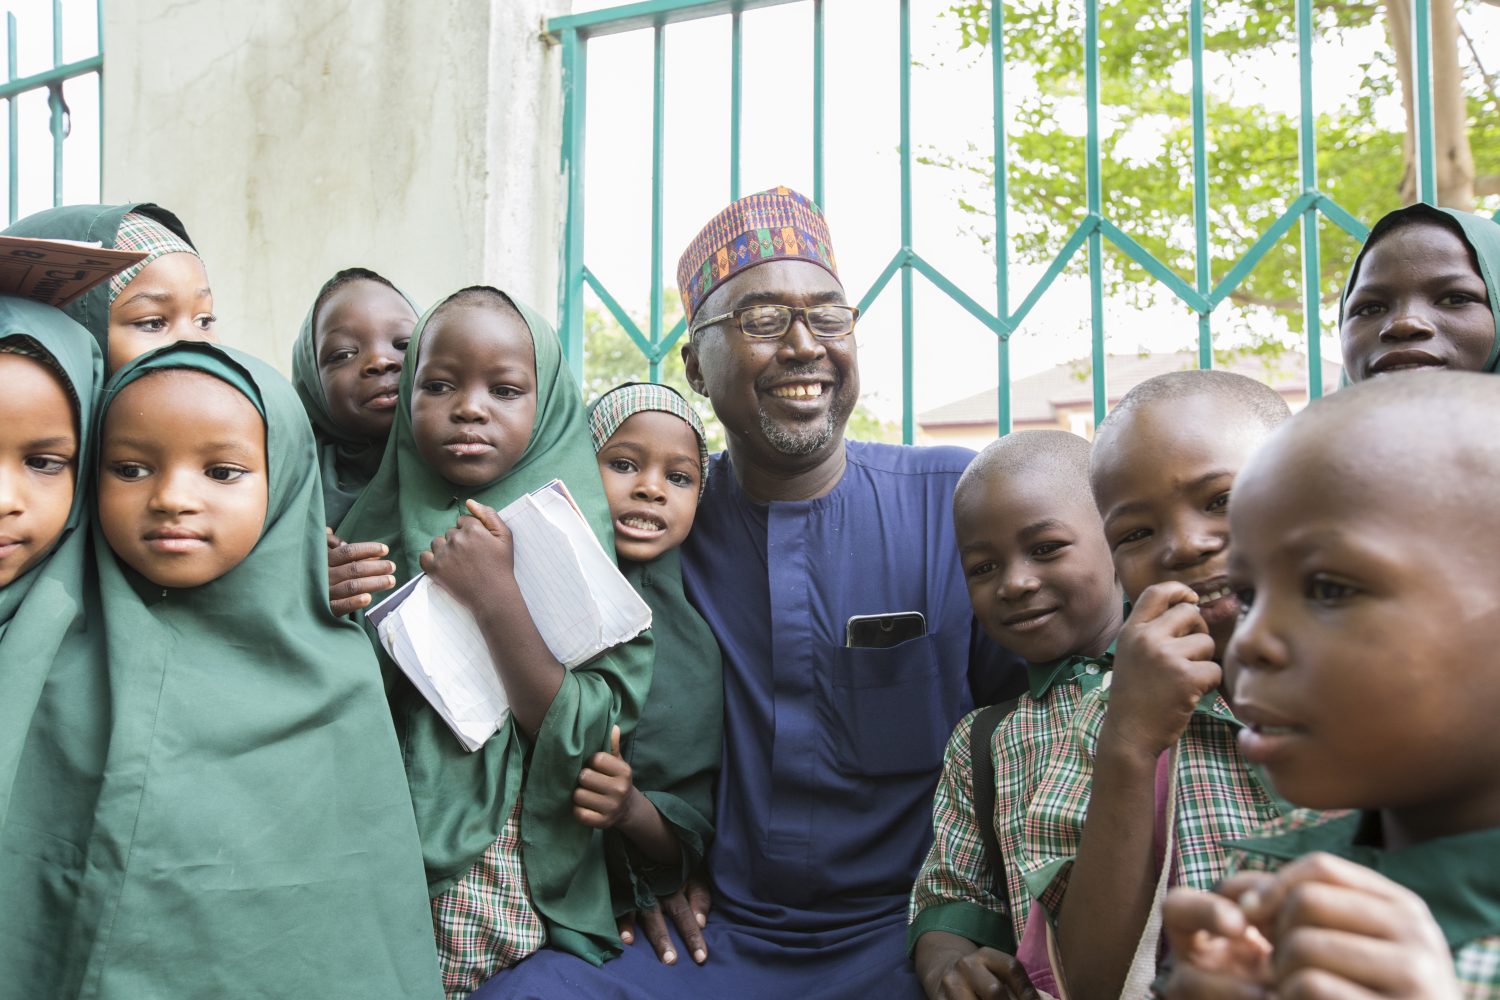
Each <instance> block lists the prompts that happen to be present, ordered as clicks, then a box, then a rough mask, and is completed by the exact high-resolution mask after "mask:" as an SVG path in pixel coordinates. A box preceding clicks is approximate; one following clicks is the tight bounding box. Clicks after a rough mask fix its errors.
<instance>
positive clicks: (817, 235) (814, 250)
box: [677, 187, 839, 324]
mask: <svg viewBox="0 0 1500 1000" xmlns="http://www.w3.org/2000/svg"><path fill="white" fill-rule="evenodd" d="M768 260H807V261H812V262H813V263H814V264H817V265H818V266H820V267H822V268H824V269H826V270H827V271H828V273H829V274H831V275H833V276H834V277H835V278H837V277H838V276H839V271H838V265H837V263H835V261H834V258H833V241H832V240H831V239H829V236H828V222H827V220H825V219H824V218H823V213H822V211H821V210H819V208H818V206H817V205H814V204H813V202H812V199H810V198H808V197H807V196H805V195H801V194H798V193H797V192H796V191H793V190H792V189H791V188H788V187H775V188H771V189H770V190H768V191H761V192H759V193H757V194H752V195H746V196H745V197H743V198H741V199H740V200H739V201H737V202H734V203H733V204H731V205H730V206H729V207H728V208H726V209H724V211H722V212H720V213H719V214H718V215H716V216H714V217H713V219H711V220H710V221H709V223H708V225H706V226H704V227H703V229H702V231H701V232H699V233H698V235H697V236H696V237H694V239H693V242H691V243H689V244H688V248H687V250H686V252H684V253H683V255H682V259H681V260H680V261H678V262H677V289H678V291H680V292H681V293H682V308H683V309H684V311H686V312H687V321H688V323H689V324H691V323H692V321H693V314H694V313H696V312H697V311H698V307H699V306H700V305H702V304H703V300H704V299H706V298H708V296H709V293H710V292H712V291H713V290H714V289H715V288H718V287H719V286H720V285H722V284H723V283H724V282H726V281H728V280H729V279H730V278H731V277H733V276H734V275H736V274H738V273H739V272H741V271H743V270H745V269H747V268H751V267H754V266H755V265H756V264H764V263H765V262H766V261H768Z"/></svg>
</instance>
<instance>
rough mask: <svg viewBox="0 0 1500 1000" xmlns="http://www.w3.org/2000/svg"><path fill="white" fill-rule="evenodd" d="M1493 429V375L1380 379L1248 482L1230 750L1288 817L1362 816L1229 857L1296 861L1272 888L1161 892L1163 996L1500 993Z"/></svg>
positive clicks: (1496, 408) (1268, 455)
mask: <svg viewBox="0 0 1500 1000" xmlns="http://www.w3.org/2000/svg"><path fill="white" fill-rule="evenodd" d="M1497 416H1500V384H1497V382H1496V380H1495V379H1493V378H1490V377H1486V376H1482V375H1478V374H1469V373H1457V372H1445V373H1439V372H1434V373H1421V372H1419V373H1413V374H1409V375H1407V376H1405V377H1403V378H1400V379H1380V380H1377V381H1374V382H1372V383H1369V384H1361V385H1358V386H1355V387H1354V388H1352V389H1348V390H1345V391H1341V392H1339V393H1338V394H1337V395H1335V396H1332V397H1330V398H1329V399H1327V400H1324V401H1320V402H1318V403H1315V404H1313V405H1312V406H1311V407H1309V408H1308V410H1307V411H1306V412H1305V413H1303V414H1301V415H1299V416H1298V417H1297V418H1296V419H1295V420H1293V421H1292V422H1291V423H1290V424H1289V425H1288V426H1287V427H1285V428H1284V429H1283V430H1281V431H1280V432H1278V433H1277V434H1276V435H1274V436H1273V437H1272V438H1271V439H1270V440H1269V441H1268V442H1267V443H1266V445H1265V447H1264V448H1263V449H1262V450H1261V451H1259V452H1258V453H1257V454H1256V456H1255V457H1254V458H1253V459H1252V460H1251V462H1250V463H1249V464H1248V465H1247V466H1246V467H1245V470H1244V473H1243V475H1242V476H1241V483H1240V486H1239V489H1238V491H1237V493H1236V495H1235V502H1234V514H1233V518H1232V520H1233V528H1234V532H1235V549H1234V555H1233V558H1232V559H1231V565H1230V579H1231V581H1232V583H1233V586H1234V588H1235V591H1236V593H1237V594H1238V595H1239V598H1240V601H1241V603H1242V604H1243V606H1244V613H1243V617H1242V618H1241V620H1240V624H1239V627H1238V628H1237V629H1236V631H1235V635H1234V640H1233V642H1232V643H1231V644H1230V647H1229V659H1230V662H1231V663H1232V664H1233V665H1234V673H1235V689H1234V694H1235V708H1236V711H1237V712H1238V713H1239V714H1240V717H1241V718H1242V720H1243V721H1244V722H1245V725H1246V729H1245V731H1244V732H1243V733H1241V736H1240V745H1241V747H1242V748H1243V750H1244V753H1245V756H1246V757H1247V758H1248V759H1249V760H1251V761H1253V762H1254V763H1256V764H1259V765H1261V766H1262V767H1264V768H1265V770H1266V772H1267V774H1268V775H1269V777H1270V780H1271V783H1272V784H1273V785H1274V787H1275V789H1276V791H1277V792H1278V793H1280V794H1282V795H1284V796H1286V798H1287V799H1289V800H1290V801H1292V802H1293V803H1295V804H1297V805H1299V806H1308V807H1312V808H1316V809H1350V810H1355V812H1353V813H1352V814H1349V815H1346V816H1343V817H1340V818H1338V819H1334V820H1330V821H1326V822H1323V823H1321V824H1317V825H1306V824H1297V823H1294V822H1286V821H1283V822H1282V823H1277V824H1272V826H1271V827H1270V828H1268V829H1267V830H1265V831H1262V832H1261V833H1260V835H1258V836H1256V837H1254V838H1250V839H1246V840H1243V841H1241V842H1240V843H1239V844H1238V846H1239V847H1241V848H1242V849H1243V850H1244V851H1245V852H1246V854H1247V855H1248V857H1247V859H1246V860H1247V861H1257V862H1261V863H1264V862H1267V861H1269V862H1270V863H1271V864H1272V865H1276V864H1282V863H1284V862H1286V861H1289V860H1291V859H1294V858H1300V860H1296V861H1294V862H1293V863H1291V864H1289V865H1287V866H1286V867H1284V868H1282V869H1281V870H1280V871H1279V872H1278V873H1277V874H1275V875H1269V874H1266V873H1263V872H1255V873H1252V872H1245V873H1242V874H1240V875H1236V876H1234V877H1233V878H1231V879H1229V880H1228V881H1226V882H1225V883H1224V884H1223V885H1222V886H1220V887H1219V888H1218V891H1217V894H1210V893H1189V892H1185V891H1184V892H1181V893H1174V894H1173V896H1172V897H1171V899H1170V900H1169V905H1168V908H1167V917H1166V921H1167V930H1168V933H1169V936H1170V938H1171V942H1172V946H1173V952H1174V954H1175V955H1176V957H1177V963H1178V965H1179V969H1178V970H1177V972H1176V974H1175V976H1174V980H1173V985H1172V988H1171V995H1172V996H1182V997H1203V998H1213V997H1244V998H1252V997H1269V996H1273V995H1277V996H1281V997H1293V996H1320V997H1322V996H1326V997H1346V996H1347V997H1356V996H1358V997H1366V996H1382V997H1423V998H1450V997H1465V998H1479V997H1496V996H1500V863H1497V859H1500V768H1497V767H1496V761H1500V726H1497V725H1496V719H1497V718H1500V674H1497V673H1496V672H1495V670H1494V669H1492V664H1493V662H1494V658H1495V650H1496V649H1497V648H1500V568H1497V567H1500V538H1497V536H1496V535H1495V533H1494V532H1493V531H1487V530H1485V527H1486V525H1485V521H1486V516H1485V515H1486V514H1487V513H1488V512H1489V511H1490V510H1492V509H1493V504H1494V497H1495V496H1496V494H1497V493H1500V439H1497V438H1496V436H1495V433H1494V426H1495V422H1496V418H1497ZM1435 428H1440V429H1441V432H1440V433H1434V432H1433V431H1434V429H1435ZM1310 852H1318V853H1310Z"/></svg>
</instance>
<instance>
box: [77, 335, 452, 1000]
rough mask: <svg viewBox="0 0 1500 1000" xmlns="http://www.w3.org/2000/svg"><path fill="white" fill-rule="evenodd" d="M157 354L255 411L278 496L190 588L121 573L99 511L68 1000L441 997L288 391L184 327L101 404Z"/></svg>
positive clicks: (301, 425)
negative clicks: (223, 567)
mask: <svg viewBox="0 0 1500 1000" xmlns="http://www.w3.org/2000/svg"><path fill="white" fill-rule="evenodd" d="M162 369H196V370H199V371H203V372H207V373H209V374H212V375H215V376H216V377H226V380H227V381H229V382H230V384H232V385H235V386H236V387H238V388H240V389H241V391H246V394H247V395H249V396H250V397H251V399H252V400H253V401H254V402H255V403H256V404H257V406H259V407H260V408H261V410H262V412H263V413H264V414H265V419H266V451H267V456H268V470H267V471H268V476H267V479H268V482H267V486H268V495H269V503H268V507H267V512H266V518H265V524H264V528H263V530H262V533H261V536H260V539H259V541H258V542H257V543H256V546H255V548H254V549H253V550H252V551H251V553H250V554H249V556H247V557H246V558H245V560H244V561H243V562H241V563H240V564H239V565H238V566H236V567H235V568H234V569H232V570H230V571H229V572H228V573H226V574H225V575H223V576H221V577H220V578H218V579H217V580H214V581H212V582H210V583H207V584H204V585H203V586H200V587H193V588H186V589H172V590H167V589H163V588H161V587H159V586H156V585H153V584H151V583H149V582H148V581H146V580H145V579H144V578H142V577H141V576H139V575H138V574H137V573H135V572H134V571H133V570H131V569H129V568H128V567H126V566H125V565H124V564H123V563H121V562H119V561H118V560H117V559H116V558H115V557H114V555H113V553H112V552H111V551H110V550H109V548H108V546H107V544H106V543H105V542H104V541H103V539H102V536H100V535H98V534H97V525H96V537H95V540H94V548H95V558H96V561H97V563H98V569H99V587H100V591H101V595H102V608H101V612H102V616H103V623H104V638H105V642H106V645H107V648H108V657H109V699H110V710H111V715H112V726H111V732H110V739H109V746H108V767H107V770H106V772H105V780H104V784H103V788H102V790H101V792H100V795H99V802H98V810H97V819H96V823H95V827H94V831H93V836H92V838H91V840H90V843H89V848H88V857H87V865H88V867H87V872H86V875H85V878H84V880H83V884H82V891H81V898H82V902H81V905H80V914H81V917H80V926H81V930H80V935H81V936H83V937H86V938H87V939H88V940H89V941H90V947H89V948H88V951H87V955H86V956H85V957H83V958H81V959H80V960H79V961H78V962H77V963H76V969H75V975H76V977H77V978H79V979H81V984H80V985H81V989H80V990H79V994H80V995H82V996H86V997H121V998H126V997H130V998H133V997H148V996H180V997H188V996H193V997H200V996H201V997H220V996H222V997H230V996H257V997H260V996H264V997H290V996H299V997H301V996H307V997H313V996H320V997H321V996H371V997H374V996H381V997H385V996H402V997H406V996H418V997H434V998H436V997H439V996H441V989H440V987H439V976H438V970H437V954H436V949H435V946H434V942H433V938H432V925H431V918H430V914H429V911H428V906H427V898H426V894H425V893H424V892H423V888H424V886H423V878H422V870H421V853H420V846H419V843H418V839H417V831H416V824H415V822H414V820H413V817H412V813H411V807H410V801H409V799H408V797H407V795H406V788H405V784H404V782H403V781H402V776H401V761H400V757H399V753H398V749H397V745H396V740H395V735H394V733H393V731H392V728H391V723H390V716H389V713H388V712H387V710H386V707H385V702H384V699H383V697H382V692H381V685H380V676H379V668H378V666H377V664H376V661H375V658H374V657H373V656H372V655H371V653H370V649H369V644H368V642H367V641H366V639H365V637H364V635H363V633H362V632H361V630H360V629H359V628H358V626H356V625H354V624H352V623H350V622H347V621H343V620H340V619H337V618H335V617H334V616H333V614H332V612H330V611H329V609H328V571H327V556H326V546H325V544H324V541H323V522H322V516H323V505H322V499H321V495H320V488H319V483H318V470H317V458H316V454H315V450H314V445H313V437H312V433H311V431H310V429H309V428H308V425H307V419H306V417H305V416H304V414H303V412H302V407H301V406H300V404H299V403H298V401H297V397H296V393H295V392H294V391H293V389H292V387H291V385H290V384H289V383H288V382H287V381H286V380H285V379H284V378H283V377H282V376H281V375H279V374H278V373H277V372H275V371H274V370H273V369H271V368H270V367H269V366H267V365H265V364H264V363H262V362H260V361H258V360H256V359H254V358H252V357H250V356H248V355H245V354H241V353H239V352H236V351H233V350H230V349H228V348H222V347H218V346H215V345H209V344H198V343H194V344H188V343H180V344H175V345H171V346H168V347H164V348H161V349H159V350H156V351H152V352H149V353H147V354H145V355H142V356H141V357H139V358H137V359H136V360H135V361H133V362H131V364H129V365H127V366H126V367H125V368H123V369H122V370H121V371H120V372H119V373H118V374H117V375H116V377H115V378H114V380H113V381H112V382H111V383H110V385H109V386H108V387H107V389H106V392H105V396H104V401H103V403H102V405H101V410H102V411H106V412H107V409H108V406H109V405H110V400H111V399H112V398H114V393H115V392H117V391H118V390H119V388H120V387H122V386H124V385H126V384H128V383H129V382H131V381H132V380H134V379H136V378H138V377H140V376H142V375H143V374H144V373H145V372H147V371H157V370H162ZM247 390H248V391H247ZM102 415H103V414H102V413H101V419H102ZM91 924H96V925H97V931H94V929H93V928H92V927H91V926H90V925H91ZM69 993H70V994H71V993H72V991H71V990H70V991H69Z"/></svg>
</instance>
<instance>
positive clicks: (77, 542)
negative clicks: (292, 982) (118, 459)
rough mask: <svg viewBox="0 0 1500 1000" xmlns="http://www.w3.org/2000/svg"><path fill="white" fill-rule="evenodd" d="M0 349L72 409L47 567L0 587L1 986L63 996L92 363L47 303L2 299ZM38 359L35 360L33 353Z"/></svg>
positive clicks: (84, 727) (84, 622) (96, 678)
mask: <svg viewBox="0 0 1500 1000" xmlns="http://www.w3.org/2000/svg"><path fill="white" fill-rule="evenodd" d="M0 352H6V353H11V352H14V353H21V354H26V355H29V356H32V357H37V358H38V362H39V363H44V364H46V365H47V366H48V367H49V368H51V369H52V370H53V371H54V372H56V373H58V374H59V375H60V376H61V377H62V378H63V379H64V380H65V382H66V383H67V384H68V386H69V388H70V389H71V395H72V396H73V398H74V402H75V406H76V409H75V413H76V418H75V419H76V426H77V432H78V452H77V458H76V463H77V464H76V469H77V471H76V474H75V488H74V491H73V503H72V507H71V508H70V510H69V514H68V520H67V524H66V526H65V527H64V529H63V534H62V535H61V536H60V538H59V539H58V541H57V542H56V543H55V544H54V546H53V548H52V550H51V551H50V552H49V553H48V554H47V556H46V557H45V559H44V560H43V561H41V562H39V563H38V564H37V565H35V566H33V567H31V569H29V570H27V571H26V572H25V573H23V574H22V575H20V576H18V577H17V578H16V579H15V580H13V581H11V583H10V584H9V585H7V586H5V587H3V588H0V900H3V901H4V903H3V905H0V982H3V983H4V984H5V987H4V992H7V993H8V994H11V995H14V996H26V997H53V996H63V995H66V993H65V990H64V983H65V982H66V980H67V978H68V970H69V968H70V967H71V965H72V949H73V947H74V941H73V938H72V930H71V928H72V925H73V921H74V917H75V902H76V895H77V894H76V888H75V887H76V884H77V880H78V878H79V876H80V874H81V872H82V868H83V854H84V850H85V848H86V845H87V841H88V836H89V831H90V829H91V828H92V825H93V815H94V803H95V800H96V797H97V794H98V787H99V778H100V775H101V774H102V773H103V761H104V741H105V739H106V736H107V730H108V714H107V707H106V704H105V701H106V699H105V697H104V692H105V691H106V688H105V682H106V678H105V676H104V652H103V649H102V646H101V644H100V643H99V641H98V630H99V622H98V609H97V604H96V603H95V602H94V600H93V598H94V597H95V596H96V595H97V586H96V583H95V577H94V559H93V553H92V551H91V550H90V543H89V538H90V531H89V524H88V509H89V502H88V501H89V498H90V496H91V492H92V491H91V489H90V486H91V484H92V481H93V477H92V475H91V473H90V470H91V468H92V465H91V463H90V441H91V438H92V435H91V434H90V431H91V429H92V421H93V411H94V406H95V401H96V396H97V394H98V389H99V385H100V383H101V382H102V380H103V364H102V361H101V359H100V352H99V348H98V345H96V344H95V343H94V340H93V338H92V337H90V336H89V334H88V331H87V330H85V329H83V328H82V327H81V326H79V325H78V324H77V323H75V322H73V321H72V320H70V319H68V318H67V317H66V316H64V315H63V314H62V313H61V312H60V311H58V310H57V309H54V308H52V307H51V306H44V305H40V304H38V303H35V302H30V301H27V300H24V299H16V298H11V297H8V296H4V297H0ZM43 354H44V355H45V357H41V356H39V355H43Z"/></svg>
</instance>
